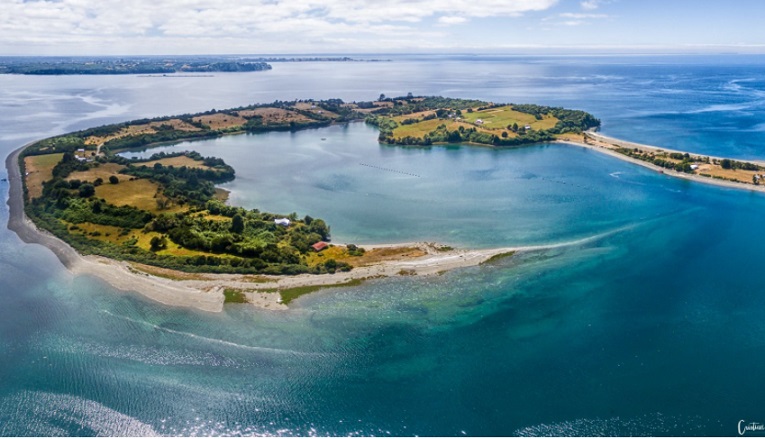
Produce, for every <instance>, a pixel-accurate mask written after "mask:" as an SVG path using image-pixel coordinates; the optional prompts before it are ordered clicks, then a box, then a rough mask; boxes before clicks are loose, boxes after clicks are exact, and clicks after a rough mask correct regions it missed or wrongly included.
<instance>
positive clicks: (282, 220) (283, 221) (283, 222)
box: [274, 218, 290, 227]
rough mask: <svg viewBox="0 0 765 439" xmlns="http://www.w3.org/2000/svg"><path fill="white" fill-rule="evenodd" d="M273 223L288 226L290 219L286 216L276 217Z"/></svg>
mask: <svg viewBox="0 0 765 439" xmlns="http://www.w3.org/2000/svg"><path fill="white" fill-rule="evenodd" d="M274 224H276V225H277V226H284V227H289V225H290V220H289V219H287V218H276V219H275V220H274Z"/></svg>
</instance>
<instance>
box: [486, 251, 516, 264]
mask: <svg viewBox="0 0 765 439" xmlns="http://www.w3.org/2000/svg"><path fill="white" fill-rule="evenodd" d="M514 254H515V252H514V251H510V252H505V253H497V254H496V255H494V256H492V257H490V258H489V259H487V260H485V261H483V262H482V263H481V265H484V264H491V263H493V262H497V261H500V260H502V259H505V258H509V257H511V256H513V255H514Z"/></svg>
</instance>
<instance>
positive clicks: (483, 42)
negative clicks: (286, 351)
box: [0, 0, 765, 55]
mask: <svg viewBox="0 0 765 439" xmlns="http://www.w3.org/2000/svg"><path fill="white" fill-rule="evenodd" d="M763 17H765V2H764V1H761V0H473V1H465V0H356V1H350V0H0V55H131V54H216V53H218V54H278V53H286V54H290V53H292V54H301V53H394V52H395V53H402V52H425V53H427V52H444V51H446V52H471V53H475V52H488V53H492V52H501V53H527V52H545V51H552V52H567V51H586V52H599V51H619V52H632V51H636V52H667V51H670V52H677V51H689V52H698V51H707V52H709V51H712V52H722V51H724V52H730V51H733V52H755V53H765V26H764V25H763V24H762V23H761V19H762V18H763Z"/></svg>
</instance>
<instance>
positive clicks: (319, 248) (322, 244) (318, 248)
mask: <svg viewBox="0 0 765 439" xmlns="http://www.w3.org/2000/svg"><path fill="white" fill-rule="evenodd" d="M327 247H329V244H327V243H326V242H324V241H319V242H317V243H316V244H314V245H312V246H311V248H312V249H313V251H315V252H317V253H318V252H320V251H322V250H324V249H325V248H327Z"/></svg>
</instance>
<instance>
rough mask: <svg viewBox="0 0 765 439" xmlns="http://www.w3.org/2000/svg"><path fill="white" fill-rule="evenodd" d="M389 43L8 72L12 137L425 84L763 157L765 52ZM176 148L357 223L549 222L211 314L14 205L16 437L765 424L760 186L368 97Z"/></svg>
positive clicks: (283, 202) (409, 231)
mask: <svg viewBox="0 0 765 439" xmlns="http://www.w3.org/2000/svg"><path fill="white" fill-rule="evenodd" d="M362 58H363V57H362ZM375 58H379V57H375ZM385 58H390V59H391V61H390V62H347V63H333V62H316V63H283V64H279V63H274V68H273V70H271V71H267V72H254V73H236V74H224V73H221V74H215V75H214V76H212V77H172V76H171V77H140V76H61V77H46V76H43V77H33V76H9V75H0V117H2V120H3V123H2V124H0V151H1V152H2V154H3V155H7V154H9V153H10V152H11V151H12V150H14V149H16V148H18V147H19V146H21V145H23V144H25V143H27V142H29V141H32V140H35V139H38V138H42V137H47V136H51V135H55V134H61V133H65V132H68V131H72V130H76V129H82V128H87V127H92V126H97V125H102V124H106V123H114V122H120V121H126V120H131V119H136V118H142V117H152V116H161V115H169V114H180V113H190V112H198V111H205V110H209V109H212V108H217V109H223V108H229V107H235V106H241V105H246V104H249V103H253V102H271V101H273V100H276V99H282V100H288V99H296V98H298V99H305V98H316V99H324V98H342V99H344V100H346V101H352V100H371V99H374V98H376V97H377V96H379V95H380V94H381V93H384V94H386V95H387V96H397V95H405V94H406V93H408V92H412V93H413V94H415V95H443V96H450V97H463V98H478V99H485V100H489V101H494V102H512V103H537V104H544V105H555V106H563V107H567V108H575V109H582V110H585V111H588V112H591V113H593V114H594V115H595V116H597V117H599V118H601V120H602V122H603V126H602V131H603V133H604V134H607V135H610V136H613V137H618V138H622V139H625V140H629V141H634V142H640V143H647V144H653V145H661V146H666V147H669V148H674V149H681V150H688V151H691V152H696V153H700V154H711V155H717V156H728V157H733V158H737V159H748V158H752V159H754V158H760V159H762V158H763V157H765V76H763V75H762V72H763V71H765V70H764V68H765V56H743V55H720V56H621V57H618V56H598V57H583V56H577V57H512V56H454V55H452V56H435V55H433V56H425V55H422V56H391V57H385ZM163 149H165V150H173V149H175V150H178V149H181V150H182V149H194V150H197V151H200V152H201V153H203V154H204V155H215V156H219V157H222V158H224V159H225V160H226V161H227V163H230V164H231V165H233V166H234V167H235V168H236V171H237V179H236V180H235V181H233V182H231V183H228V184H226V185H225V187H226V188H227V189H228V190H230V191H231V199H230V201H231V203H233V204H237V205H242V206H245V207H247V208H259V209H262V210H269V211H278V212H283V213H290V212H297V213H298V214H299V215H301V216H302V215H306V214H309V215H311V216H314V217H321V218H324V219H326V220H327V221H328V223H329V224H330V225H331V226H332V235H333V238H334V239H335V240H336V241H339V242H355V243H359V244H363V243H385V242H404V241H413V240H427V241H438V242H442V243H446V244H449V245H454V246H459V247H465V248H490V247H495V246H526V245H542V244H544V245H548V246H550V247H549V248H548V249H547V250H542V251H535V252H528V253H524V254H519V255H516V256H514V257H512V258H509V259H504V260H501V261H498V262H495V263H491V264H488V265H484V266H479V267H472V268H467V269H460V270H455V271H452V272H448V273H444V274H442V275H439V276H433V277H422V278H407V277H404V278H396V279H375V280H372V281H369V282H367V283H365V284H363V285H362V286H359V287H354V288H343V289H336V290H323V291H320V292H318V293H314V294H311V295H308V296H304V297H302V298H300V299H298V300H297V301H295V302H294V303H293V304H292V305H291V309H290V310H289V311H286V312H273V311H271V312H269V311H263V310H258V309H254V308H253V307H249V306H243V305H226V308H225V310H224V312H222V313H218V314H211V313H205V312H201V311H194V310H188V309H178V308H172V307H168V306H163V305H160V304H157V303H154V302H152V301H150V300H148V299H145V298H143V297H142V296H140V295H138V294H135V293H131V292H121V291H116V290H114V289H112V288H110V287H109V286H108V285H106V284H105V283H103V282H102V281H100V280H98V279H95V278H91V277H88V276H78V277H74V276H72V275H71V274H70V273H69V272H68V271H67V270H66V269H65V268H64V267H63V266H62V265H61V264H60V263H59V262H58V260H57V259H56V258H55V256H54V255H53V254H52V253H51V252H50V251H49V250H47V249H45V248H43V247H41V246H38V245H27V244H24V243H22V242H21V241H20V240H19V239H18V237H17V236H16V235H15V234H14V233H12V232H10V231H9V230H7V229H5V228H3V230H0V273H1V274H0V354H1V355H2V359H3V361H2V362H0V435H4V436H8V435H41V436H58V435H78V436H89V435H131V436H138V435H187V436H195V435H218V436H230V435H231V436H237V435H281V436H293V435H298V436H312V435H320V436H336V435H339V436H349V435H361V436H378V435H380V436H414V435H419V436H433V435H437V436H438V435H444V436H462V435H467V436H487V435H490V436H529V435H533V436H537V435H558V436H568V435H587V436H594V435H622V436H626V435H691V436H695V435H728V436H730V435H737V434H738V429H737V428H738V424H739V421H742V420H744V421H745V422H746V423H749V422H760V423H765V411H763V407H765V396H763V395H762V394H761V393H760V392H761V389H762V388H764V387H765V386H764V385H765V382H764V381H763V374H762V373H761V365H762V364H763V363H764V362H765V349H764V348H765V319H763V318H762V317H761V314H762V312H763V310H765V288H763V286H762V285H763V283H762V276H761V266H762V258H763V249H765V233H763V232H762V226H761V221H762V215H763V212H765V196H763V195H762V194H760V193H753V192H748V191H742V190H734V189H728V188H721V187H716V186H711V185H706V184H700V183H694V182H689V181H684V180H679V179H673V178H671V177H668V176H665V175H662V174H658V173H655V172H653V171H651V170H648V169H645V168H642V167H637V166H634V165H631V164H629V163H626V162H623V161H620V160H617V159H614V158H612V157H608V156H605V155H601V154H598V153H596V152H594V151H590V150H585V149H582V148H581V147H576V146H567V145H560V144H540V145H534V146H528V147H524V148H518V149H511V150H500V151H497V150H492V149H488V148H475V147H466V146H459V145H449V146H437V147H432V148H428V149H411V148H400V147H392V146H386V145H380V144H378V143H377V134H376V131H375V130H374V129H373V128H371V127H368V126H366V125H364V124H362V123H354V124H349V125H347V126H333V127H329V128H323V129H318V130H306V131H300V132H296V133H284V132H282V133H268V134H261V135H240V136H229V137H225V138H220V139H214V140H206V141H201V142H194V143H182V144H179V145H174V146H169V147H163ZM152 152H153V151H152ZM149 153H151V152H149ZM140 154H145V152H140V151H139V152H134V153H128V155H140ZM5 176H6V172H5V170H4V169H3V170H2V171H0V177H5ZM0 190H2V193H3V194H5V197H6V199H7V183H6V182H0ZM7 220H8V209H7V206H6V205H5V204H3V206H2V208H0V223H3V224H7Z"/></svg>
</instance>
